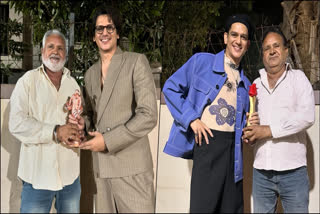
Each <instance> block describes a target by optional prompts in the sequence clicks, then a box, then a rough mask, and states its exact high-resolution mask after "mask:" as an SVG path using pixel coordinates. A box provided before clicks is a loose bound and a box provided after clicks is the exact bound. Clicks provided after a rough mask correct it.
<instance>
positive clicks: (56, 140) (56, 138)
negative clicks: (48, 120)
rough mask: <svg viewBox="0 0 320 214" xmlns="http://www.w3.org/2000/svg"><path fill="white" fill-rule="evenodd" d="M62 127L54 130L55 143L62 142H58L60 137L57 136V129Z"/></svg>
mask: <svg viewBox="0 0 320 214" xmlns="http://www.w3.org/2000/svg"><path fill="white" fill-rule="evenodd" d="M59 127H60V125H56V126H55V127H54V129H53V137H54V141H55V142H56V143H60V141H59V140H58V136H57V129H58V128H59Z"/></svg>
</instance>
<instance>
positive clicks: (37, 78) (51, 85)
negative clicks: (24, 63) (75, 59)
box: [9, 30, 83, 213]
mask: <svg viewBox="0 0 320 214" xmlns="http://www.w3.org/2000/svg"><path fill="white" fill-rule="evenodd" d="M42 46H43V47H42V49H41V55H42V63H43V64H42V65H41V66H40V67H38V68H36V69H34V70H31V71H28V72H26V74H24V75H23V76H22V77H21V78H20V79H19V80H18V82H17V84H16V86H15V88H14V90H13V92H12V95H11V99H10V108H11V110H10V116H9V130H10V132H11V133H12V135H14V136H15V137H16V138H17V139H18V140H19V141H21V150H20V159H19V167H18V177H19V178H20V179H21V181H22V183H23V189H22V193H21V207H20V212H21V213H36V212H43V213H49V212H50V209H51V204H52V201H53V199H54V198H55V199H56V203H55V208H56V210H57V212H58V213H79V209H80V208H79V207H80V206H79V201H80V193H81V187H80V181H79V173H80V170H79V168H80V167H79V165H80V160H79V157H80V152H79V149H78V148H76V147H75V146H74V145H73V143H72V141H78V142H80V139H81V137H82V136H83V131H82V130H80V129H79V127H78V126H77V125H75V124H70V123H68V124H66V120H67V112H65V111H64V110H63V106H64V104H65V103H66V101H67V99H68V97H71V96H72V94H73V93H74V92H75V91H76V90H80V88H79V86H78V84H77V82H76V81H75V79H74V78H73V77H71V73H70V71H69V70H68V69H67V68H64V65H65V62H66V56H67V42H66V39H65V36H64V35H63V34H62V33H60V32H59V31H58V30H49V31H47V32H46V33H45V35H44V37H43V40H42Z"/></svg>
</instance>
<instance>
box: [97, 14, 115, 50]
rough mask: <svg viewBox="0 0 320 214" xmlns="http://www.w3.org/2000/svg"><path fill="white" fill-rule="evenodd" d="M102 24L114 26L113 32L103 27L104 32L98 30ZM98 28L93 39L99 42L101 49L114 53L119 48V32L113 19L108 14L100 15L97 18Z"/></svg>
mask: <svg viewBox="0 0 320 214" xmlns="http://www.w3.org/2000/svg"><path fill="white" fill-rule="evenodd" d="M101 26H108V27H107V28H109V29H110V27H111V28H112V27H114V30H113V32H112V33H109V32H108V31H110V30H108V29H107V28H103V30H102V32H101V31H99V30H97V28H99V27H100V28H101ZM95 27H96V30H95V34H94V37H93V41H94V42H95V43H96V44H97V46H98V48H99V51H100V52H104V53H114V52H115V51H116V49H117V39H119V34H118V32H117V30H116V29H115V26H114V24H113V21H112V20H111V19H110V17H109V16H108V15H100V16H98V18H97V20H96V26H95Z"/></svg>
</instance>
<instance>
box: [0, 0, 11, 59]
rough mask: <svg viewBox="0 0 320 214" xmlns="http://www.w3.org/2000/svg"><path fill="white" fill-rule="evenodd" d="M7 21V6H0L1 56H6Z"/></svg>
mask: <svg viewBox="0 0 320 214" xmlns="http://www.w3.org/2000/svg"><path fill="white" fill-rule="evenodd" d="M8 19H9V5H8V4H0V36H1V43H0V53H1V56H7V55H8V30H7V29H8Z"/></svg>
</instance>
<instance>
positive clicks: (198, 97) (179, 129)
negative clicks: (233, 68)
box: [163, 50, 250, 182]
mask: <svg viewBox="0 0 320 214" xmlns="http://www.w3.org/2000/svg"><path fill="white" fill-rule="evenodd" d="M226 79H227V75H226V73H225V70H224V50H223V51H221V52H219V53H218V54H216V55H215V54H210V53H198V54H195V55H193V56H192V57H191V58H190V59H189V60H188V61H187V62H186V63H185V64H184V65H183V66H182V67H181V68H180V69H178V70H177V71H176V72H175V73H174V74H173V75H172V76H171V77H170V78H169V79H168V80H167V81H166V83H165V85H164V87H163V94H164V97H165V100H166V104H167V107H168V109H169V110H170V112H171V114H172V116H173V118H174V122H173V125H172V127H171V131H170V135H169V139H168V141H167V143H166V146H165V148H164V152H165V153H167V154H169V155H172V156H176V157H182V158H187V159H190V158H192V150H193V147H194V143H195V138H194V133H193V131H192V129H191V128H190V127H189V125H190V122H191V121H193V120H195V119H197V118H200V117H201V115H202V112H203V110H204V108H205V106H206V105H208V104H210V103H211V102H212V101H213V100H214V99H215V98H216V96H217V95H218V93H219V91H220V90H221V88H222V86H223V84H224V83H225V81H226ZM249 85H250V81H249V80H248V79H247V78H246V77H245V76H244V74H243V70H241V71H240V82H239V86H238V88H237V109H236V124H235V167H234V179H235V182H237V181H240V180H241V179H242V177H243V169H242V145H241V142H242V141H241V136H242V129H243V128H244V126H245V124H246V112H248V109H249V95H248V88H249Z"/></svg>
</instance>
